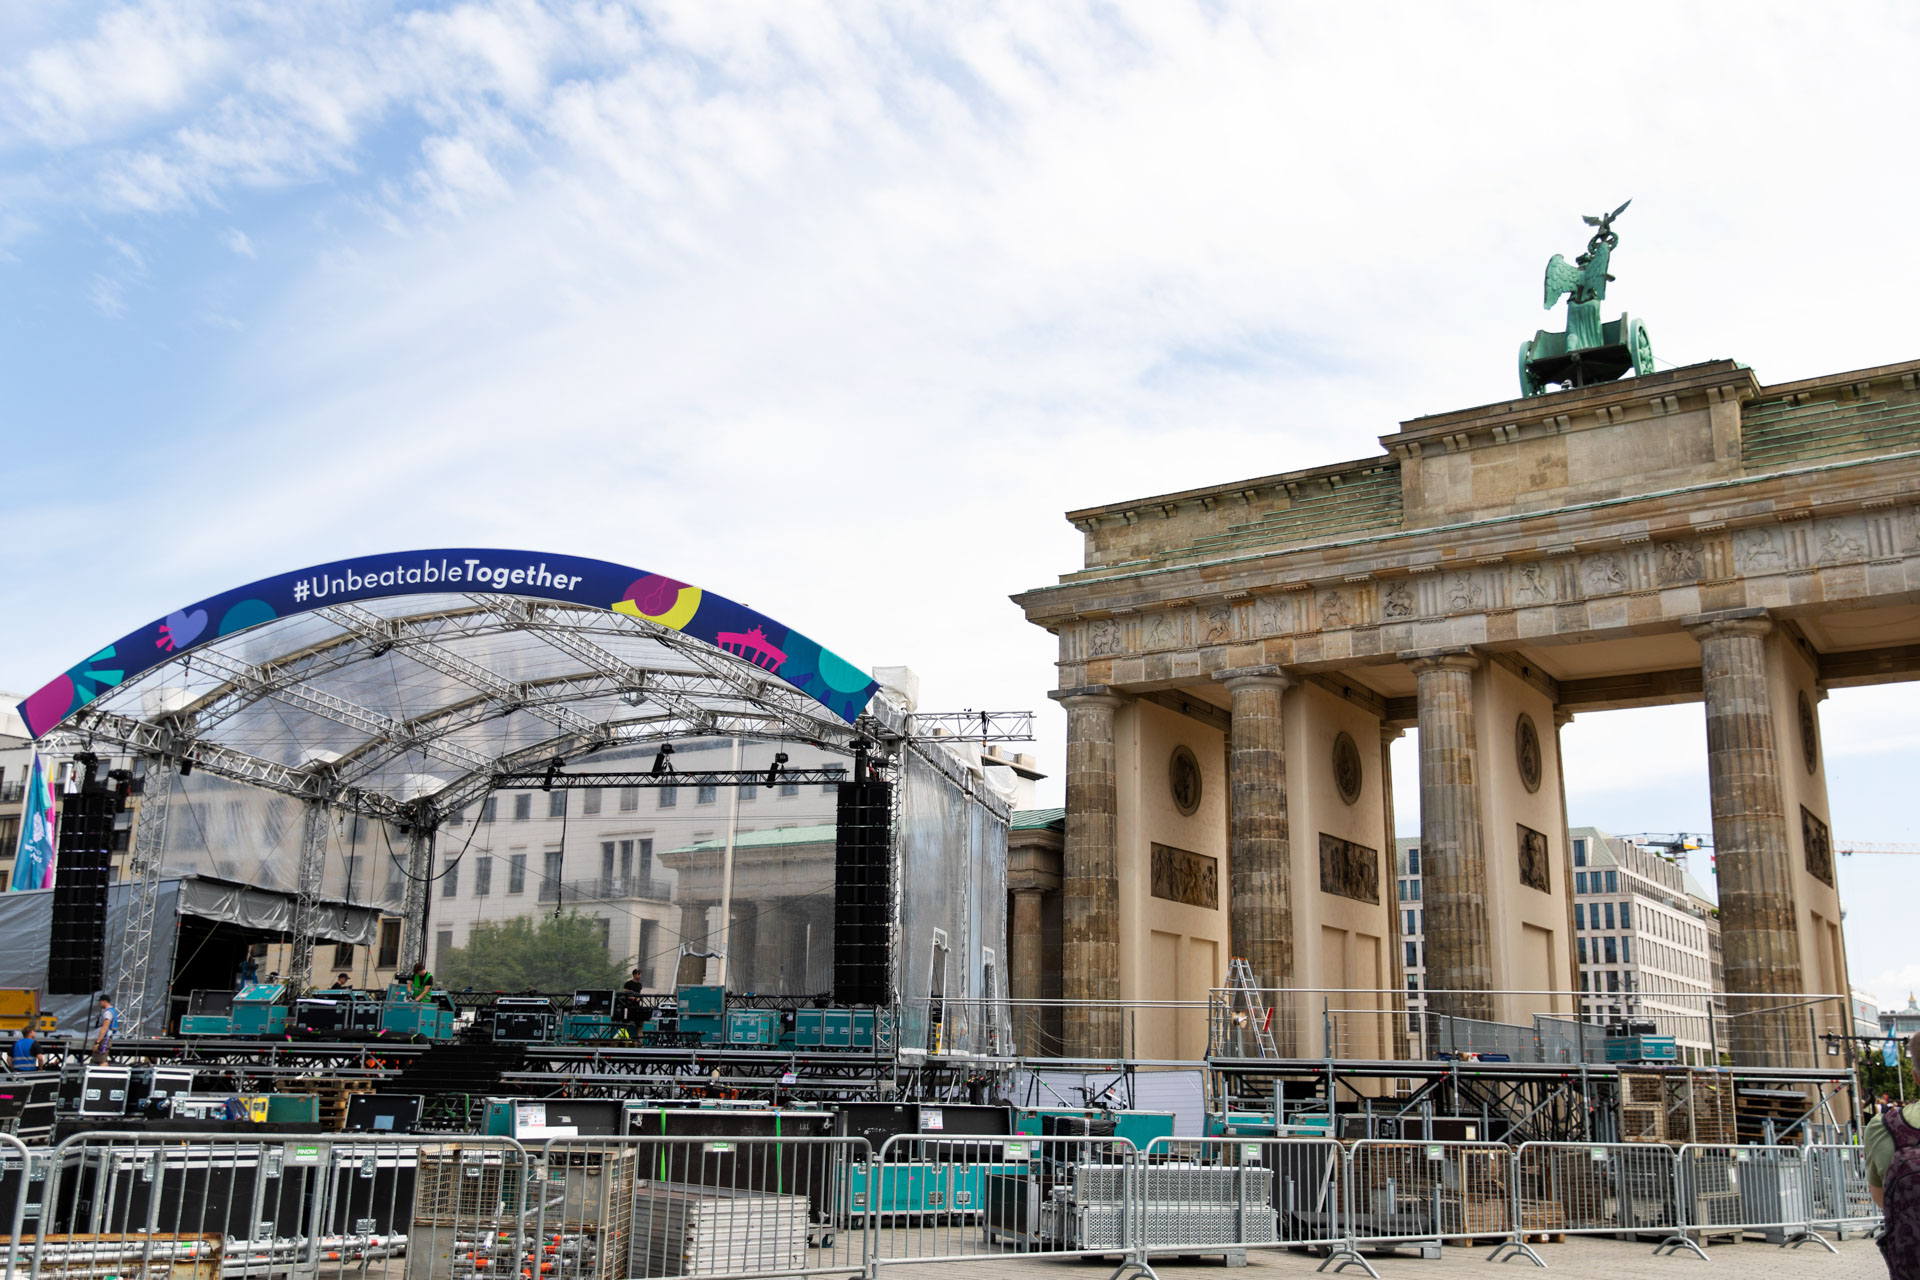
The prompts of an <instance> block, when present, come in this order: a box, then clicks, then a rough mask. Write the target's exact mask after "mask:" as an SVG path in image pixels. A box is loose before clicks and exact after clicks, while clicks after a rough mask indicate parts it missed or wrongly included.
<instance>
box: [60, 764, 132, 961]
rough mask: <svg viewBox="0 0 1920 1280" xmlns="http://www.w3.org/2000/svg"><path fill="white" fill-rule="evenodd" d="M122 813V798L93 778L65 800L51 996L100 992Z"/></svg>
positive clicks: (61, 829)
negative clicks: (118, 822) (115, 839)
mask: <svg viewBox="0 0 1920 1280" xmlns="http://www.w3.org/2000/svg"><path fill="white" fill-rule="evenodd" d="M91 772H92V771H91V770H88V773H89V775H91ZM119 812H120V797H119V796H118V795H117V794H115V793H114V792H113V791H111V790H109V789H108V788H107V787H105V786H103V785H101V784H100V783H98V782H95V781H94V780H93V778H92V777H91V776H89V777H88V778H87V781H86V783H85V785H84V786H83V787H82V788H81V790H80V793H79V794H78V795H69V796H62V797H61V802H60V843H59V845H58V847H57V848H56V850H55V854H54V865H53V938H52V944H53V945H52V946H51V947H49V948H48V951H47V991H48V992H49V993H50V994H53V995H63V996H71V995H91V994H93V993H94V992H96V991H98V990H100V983H101V978H102V970H103V968H104V963H105V956H106V949H107V880H108V877H109V875H110V874H111V871H110V868H111V865H112V859H113V819H114V815H116V814H117V813H119Z"/></svg>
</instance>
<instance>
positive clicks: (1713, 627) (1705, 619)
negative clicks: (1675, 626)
mask: <svg viewBox="0 0 1920 1280" xmlns="http://www.w3.org/2000/svg"><path fill="white" fill-rule="evenodd" d="M1680 625H1681V626H1683V627H1685V628H1686V629H1687V634H1688V635H1690V636H1692V637H1693V638H1694V639H1695V640H1707V639H1709V638H1711V637H1713V636H1764V635H1766V634H1767V633H1768V632H1769V631H1771V630H1773V617H1772V615H1771V614H1769V613H1768V612H1767V611H1766V610H1765V609H1723V610H1721V611H1720V612H1718V613H1696V614H1694V615H1693V616H1692V617H1688V618H1682V619H1680Z"/></svg>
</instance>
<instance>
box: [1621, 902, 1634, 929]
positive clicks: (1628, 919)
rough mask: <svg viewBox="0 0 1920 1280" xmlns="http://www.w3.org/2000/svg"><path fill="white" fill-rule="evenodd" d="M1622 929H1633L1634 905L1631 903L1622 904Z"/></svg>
mask: <svg viewBox="0 0 1920 1280" xmlns="http://www.w3.org/2000/svg"><path fill="white" fill-rule="evenodd" d="M1620 927H1621V928H1622V929H1631V928H1633V904H1632V903H1631V902H1622V903H1621V904H1620Z"/></svg>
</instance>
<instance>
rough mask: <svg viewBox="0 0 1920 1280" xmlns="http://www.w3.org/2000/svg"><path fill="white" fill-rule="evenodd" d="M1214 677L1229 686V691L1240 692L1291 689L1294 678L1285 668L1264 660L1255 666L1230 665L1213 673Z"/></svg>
mask: <svg viewBox="0 0 1920 1280" xmlns="http://www.w3.org/2000/svg"><path fill="white" fill-rule="evenodd" d="M1213 678H1214V679H1215V680H1218V681H1219V682H1220V683H1221V684H1224V685H1225V686H1227V692H1228V693H1238V692H1240V690H1242V689H1290V688H1292V687H1293V684H1294V679H1293V677H1292V676H1290V675H1288V674H1287V673H1286V671H1285V669H1284V668H1282V667H1280V666H1278V665H1276V664H1274V663H1271V662H1263V663H1261V664H1260V665H1259V666H1253V667H1228V668H1226V669H1225V670H1222V671H1216V672H1214V673H1213Z"/></svg>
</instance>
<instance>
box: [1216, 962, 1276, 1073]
mask: <svg viewBox="0 0 1920 1280" xmlns="http://www.w3.org/2000/svg"><path fill="white" fill-rule="evenodd" d="M1227 1014H1228V1016H1229V1017H1235V1016H1237V1015H1241V1014H1244V1015H1245V1017H1246V1019H1247V1021H1246V1025H1247V1026H1248V1027H1251V1028H1252V1029H1253V1037H1254V1043H1255V1044H1256V1045H1257V1046H1258V1047H1259V1049H1260V1056H1261V1057H1263V1058H1277V1057H1279V1056H1280V1046H1279V1045H1278V1044H1276V1043H1275V1042H1274V1039H1273V1011H1272V1010H1271V1009H1269V1008H1268V1007H1267V1006H1266V1004H1265V1002H1264V1001H1262V1000H1261V999H1260V989H1259V988H1258V987H1257V986H1256V985H1255V984H1254V981H1253V969H1252V968H1251V967H1249V966H1248V964H1247V962H1246V961H1245V960H1243V959H1241V958H1240V957H1239V956H1235V957H1233V961H1232V963H1230V964H1229V965H1228V966H1227Z"/></svg>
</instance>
